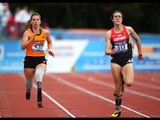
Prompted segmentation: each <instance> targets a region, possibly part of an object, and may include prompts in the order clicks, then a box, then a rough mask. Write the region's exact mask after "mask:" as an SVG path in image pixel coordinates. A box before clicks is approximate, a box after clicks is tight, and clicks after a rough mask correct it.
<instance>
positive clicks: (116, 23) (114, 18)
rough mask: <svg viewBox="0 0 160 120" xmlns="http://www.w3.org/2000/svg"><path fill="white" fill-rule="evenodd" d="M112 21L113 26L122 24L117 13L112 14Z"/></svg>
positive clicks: (120, 16)
mask: <svg viewBox="0 0 160 120" xmlns="http://www.w3.org/2000/svg"><path fill="white" fill-rule="evenodd" d="M112 21H113V23H114V24H115V25H119V24H122V14H121V13H119V12H116V13H114V14H113V19H112Z"/></svg>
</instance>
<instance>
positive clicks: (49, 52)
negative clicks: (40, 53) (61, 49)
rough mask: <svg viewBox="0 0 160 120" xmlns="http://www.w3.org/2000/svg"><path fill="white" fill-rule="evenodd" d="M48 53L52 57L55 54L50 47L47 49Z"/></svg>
mask: <svg viewBox="0 0 160 120" xmlns="http://www.w3.org/2000/svg"><path fill="white" fill-rule="evenodd" d="M48 54H49V55H50V56H52V57H54V56H55V55H54V53H53V50H52V49H49V50H48Z"/></svg>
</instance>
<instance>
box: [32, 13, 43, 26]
mask: <svg viewBox="0 0 160 120" xmlns="http://www.w3.org/2000/svg"><path fill="white" fill-rule="evenodd" d="M31 24H32V26H33V27H38V26H39V25H40V24H41V20H40V16H38V15H34V16H32V20H31Z"/></svg>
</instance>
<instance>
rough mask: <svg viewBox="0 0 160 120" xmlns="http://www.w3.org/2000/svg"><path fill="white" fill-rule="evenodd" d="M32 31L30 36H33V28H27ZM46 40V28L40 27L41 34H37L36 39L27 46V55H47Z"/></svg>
mask: <svg viewBox="0 0 160 120" xmlns="http://www.w3.org/2000/svg"><path fill="white" fill-rule="evenodd" d="M27 31H28V32H29V33H30V36H29V38H31V37H32V36H33V35H34V33H33V30H32V29H28V30H27ZM45 40H46V35H45V34H44V29H40V34H38V35H36V37H35V39H34V41H33V42H32V43H31V44H30V45H29V46H28V47H27V48H26V56H35V57H37V56H45V52H44V43H45Z"/></svg>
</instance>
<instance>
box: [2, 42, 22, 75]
mask: <svg viewBox="0 0 160 120" xmlns="http://www.w3.org/2000/svg"><path fill="white" fill-rule="evenodd" d="M24 55H25V51H22V50H21V41H0V73H17V72H22V70H23V58H24Z"/></svg>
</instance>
